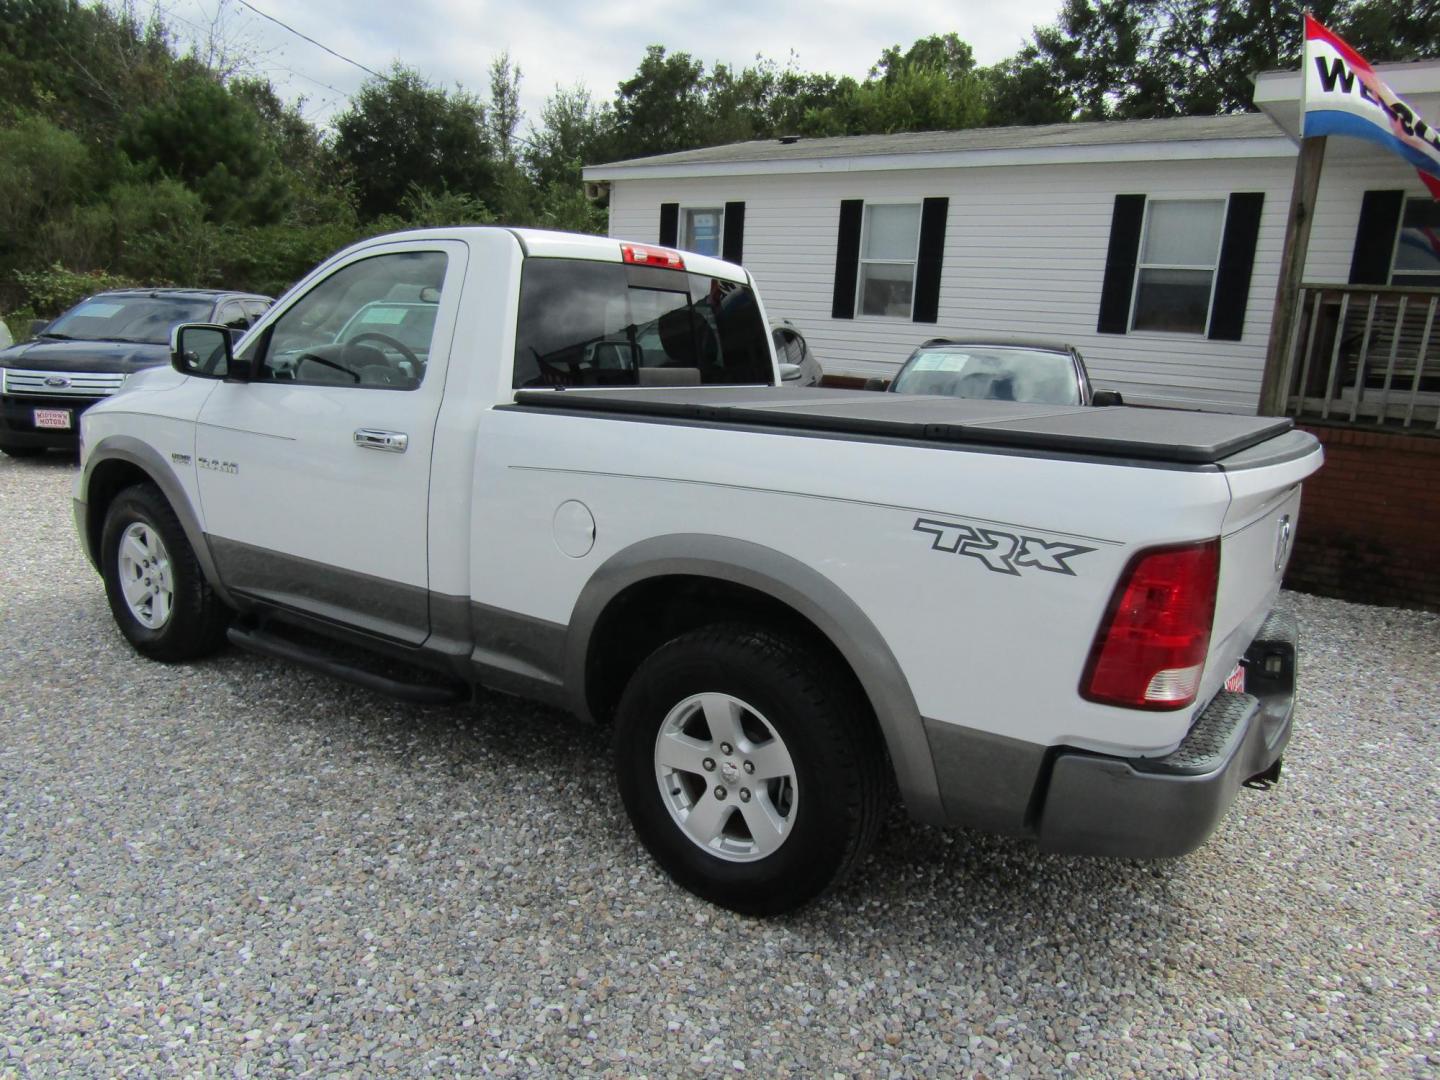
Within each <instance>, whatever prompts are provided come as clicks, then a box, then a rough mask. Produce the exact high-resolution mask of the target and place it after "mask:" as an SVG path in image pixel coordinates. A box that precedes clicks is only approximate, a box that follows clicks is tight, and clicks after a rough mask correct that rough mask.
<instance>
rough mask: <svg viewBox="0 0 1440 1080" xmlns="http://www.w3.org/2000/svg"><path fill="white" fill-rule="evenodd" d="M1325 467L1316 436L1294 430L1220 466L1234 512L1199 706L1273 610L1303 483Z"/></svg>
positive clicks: (1229, 514)
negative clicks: (1271, 609)
mask: <svg viewBox="0 0 1440 1080" xmlns="http://www.w3.org/2000/svg"><path fill="white" fill-rule="evenodd" d="M1322 461H1323V455H1322V451H1321V449H1320V445H1319V443H1318V442H1316V440H1315V439H1314V437H1313V436H1311V435H1309V434H1307V433H1305V432H1301V431H1292V432H1289V433H1287V434H1285V435H1282V436H1281V437H1279V438H1277V439H1273V440H1271V441H1270V442H1268V443H1266V444H1264V445H1263V446H1257V447H1254V448H1252V449H1250V450H1247V451H1245V452H1242V453H1240V454H1237V455H1234V456H1232V457H1231V458H1229V459H1226V460H1224V461H1221V462H1220V467H1221V469H1222V470H1224V472H1225V479H1226V482H1227V483H1228V484H1229V487H1230V506H1229V509H1228V510H1227V511H1226V515H1225V522H1224V525H1223V526H1222V532H1221V547H1220V588H1219V594H1218V596H1217V597H1216V601H1215V621H1214V629H1213V631H1212V634H1211V638H1210V661H1209V664H1208V665H1207V669H1206V673H1205V680H1204V683H1203V684H1202V687H1201V697H1200V700H1201V701H1205V700H1208V698H1209V697H1210V696H1211V695H1213V694H1214V693H1215V692H1216V691H1217V690H1218V689H1219V688H1220V685H1221V684H1222V683H1223V682H1224V680H1225V677H1226V676H1227V675H1228V674H1229V673H1230V671H1231V670H1232V669H1233V668H1234V666H1235V663H1236V662H1237V661H1238V660H1239V658H1240V657H1241V656H1242V655H1243V654H1244V652H1245V649H1246V647H1247V646H1248V645H1249V644H1250V642H1251V640H1253V639H1254V637H1255V634H1256V633H1257V632H1258V631H1259V629H1260V626H1261V624H1262V623H1264V621H1265V617H1266V616H1267V615H1268V614H1269V612H1270V608H1271V607H1272V606H1273V605H1274V603H1275V597H1276V595H1277V594H1278V593H1279V591H1280V582H1281V579H1282V578H1283V577H1284V575H1285V567H1286V566H1287V565H1288V564H1289V561H1290V553H1291V550H1292V548H1293V546H1294V539H1295V530H1296V528H1297V527H1298V525H1299V522H1300V484H1301V481H1303V480H1304V479H1305V478H1306V477H1307V476H1309V475H1310V474H1311V473H1313V472H1314V471H1315V470H1316V469H1318V468H1319V467H1320V465H1321V462H1322Z"/></svg>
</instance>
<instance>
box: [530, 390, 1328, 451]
mask: <svg viewBox="0 0 1440 1080" xmlns="http://www.w3.org/2000/svg"><path fill="white" fill-rule="evenodd" d="M515 400H516V402H517V403H518V404H520V405H523V406H537V407H541V408H549V409H563V410H565V411H567V412H581V413H601V414H621V415H628V416H646V417H661V418H671V419H676V420H682V421H705V422H719V423H730V424H737V425H745V426H747V427H768V428H787V429H798V430H803V431H816V432H831V433H839V434H852V435H857V436H872V437H882V438H892V439H904V440H906V441H921V442H934V443H961V444H963V443H969V444H989V445H998V446H1010V447H1015V448H1023V449H1028V450H1041V451H1051V452H1058V453H1068V454H1084V455H1097V456H1102V457H1120V458H1129V459H1131V460H1142V461H1156V462H1173V463H1175V464H1180V465H1213V464H1216V463H1218V462H1220V461H1222V460H1223V459H1225V458H1227V457H1230V456H1231V455H1234V454H1238V453H1240V452H1242V451H1245V450H1248V449H1250V448H1252V447H1255V446H1258V445H1259V444H1261V443H1263V442H1266V441H1268V440H1270V439H1273V438H1275V437H1276V436H1277V435H1283V434H1284V433H1285V432H1287V431H1289V430H1290V427H1291V423H1290V421H1289V420H1288V419H1286V418H1284V417H1273V416H1233V415H1228V414H1221V413H1199V412H1183V411H1180V410H1175V409H1137V408H1126V407H1115V408H1091V407H1082V406H1076V405H1026V404H1020V403H1017V402H1010V401H977V400H971V399H966V398H947V397H936V396H933V395H930V396H920V395H909V394H882V393H876V392H874V391H855V390H822V389H815V388H810V387H805V388H791V387H767V386H750V387H721V386H716V387H683V388H675V387H664V388H660V387H656V388H646V389H637V388H634V387H626V388H624V389H610V388H603V389H597V388H584V389H574V388H570V389H563V390H521V391H519V392H517V393H516V395H515ZM1305 441H1306V443H1307V445H1308V442H1309V440H1305Z"/></svg>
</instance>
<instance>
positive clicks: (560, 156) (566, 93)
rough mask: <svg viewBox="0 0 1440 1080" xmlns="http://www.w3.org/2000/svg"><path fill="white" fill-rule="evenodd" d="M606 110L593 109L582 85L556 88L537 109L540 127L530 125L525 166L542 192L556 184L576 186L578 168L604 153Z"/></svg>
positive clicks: (592, 103) (590, 162) (593, 105)
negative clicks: (543, 104) (543, 105)
mask: <svg viewBox="0 0 1440 1080" xmlns="http://www.w3.org/2000/svg"><path fill="white" fill-rule="evenodd" d="M607 123H608V111H607V110H606V109H604V108H597V107H596V105H595V104H594V102H593V101H592V100H591V98H590V92H589V91H588V90H586V89H585V88H584V87H583V86H573V87H571V88H570V89H568V90H566V89H560V88H557V89H556V91H555V93H553V94H551V95H550V97H548V98H546V99H545V107H544V108H543V109H541V110H540V126H539V127H538V128H537V127H535V126H533V125H532V126H531V128H530V134H529V137H528V138H527V139H526V146H525V153H524V159H525V168H526V170H527V171H528V172H529V174H530V176H531V177H532V178H533V179H534V181H535V185H536V187H537V188H539V189H541V190H542V191H543V190H545V189H547V188H549V187H550V186H551V185H555V184H559V185H565V186H569V187H573V188H578V187H579V185H580V170H581V168H582V167H583V166H584V165H587V164H595V163H596V162H597V161H598V160H599V157H598V155H599V154H601V153H603V152H604V149H605V148H604V147H602V145H601V144H602V140H603V139H604V137H605V129H606V126H607Z"/></svg>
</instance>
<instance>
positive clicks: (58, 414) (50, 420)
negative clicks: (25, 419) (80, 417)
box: [34, 409, 74, 431]
mask: <svg viewBox="0 0 1440 1080" xmlns="http://www.w3.org/2000/svg"><path fill="white" fill-rule="evenodd" d="M34 420H35V427H36V430H40V431H69V430H70V429H71V428H72V427H74V422H73V421H72V419H71V416H70V410H69V409H35V410H34Z"/></svg>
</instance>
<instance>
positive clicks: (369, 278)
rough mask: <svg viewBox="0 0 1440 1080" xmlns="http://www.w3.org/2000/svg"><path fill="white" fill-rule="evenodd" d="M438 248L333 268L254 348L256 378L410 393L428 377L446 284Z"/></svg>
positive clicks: (379, 257)
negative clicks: (436, 322) (256, 358)
mask: <svg viewBox="0 0 1440 1080" xmlns="http://www.w3.org/2000/svg"><path fill="white" fill-rule="evenodd" d="M445 265H446V258H445V255H444V254H443V253H442V252H439V251H406V252H396V253H394V254H389V255H376V256H374V257H373V258H369V259H362V260H361V261H359V262H354V263H351V264H350V265H348V266H346V267H344V268H343V269H340V270H337V271H336V272H335V273H333V274H331V275H330V276H329V277H327V278H326V279H325V280H323V281H321V282H320V283H319V284H318V285H316V286H315V287H314V288H313V289H311V290H310V291H309V292H308V293H306V294H305V295H304V296H303V297H301V299H300V300H298V301H297V302H296V303H295V304H294V305H293V306H292V307H291V308H290V309H289V310H288V311H286V312H285V314H283V315H281V316H280V318H279V319H277V320H276V321H275V323H274V324H273V325H272V326H271V327H270V329H269V330H268V331H266V333H265V334H264V335H263V340H261V341H260V342H258V343H257V344H256V347H255V349H256V352H257V353H258V354H259V355H260V363H259V365H258V366H257V368H256V370H255V372H254V375H253V378H254V379H255V380H256V381H269V382H292V383H305V384H309V385H317V386H359V387H369V388H374V389H388V390H414V389H415V388H416V387H418V386H419V385H420V384H421V382H422V381H423V380H424V378H425V368H426V365H427V363H428V362H429V358H430V345H431V341H432V339H433V338H434V334H435V313H436V311H437V310H438V309H439V304H440V291H441V289H442V288H443V286H444V284H445Z"/></svg>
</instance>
